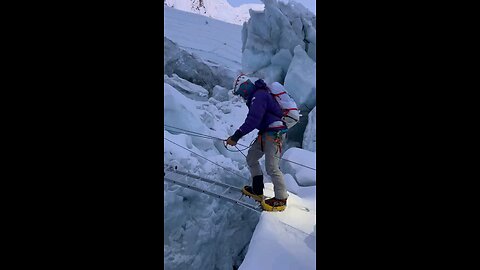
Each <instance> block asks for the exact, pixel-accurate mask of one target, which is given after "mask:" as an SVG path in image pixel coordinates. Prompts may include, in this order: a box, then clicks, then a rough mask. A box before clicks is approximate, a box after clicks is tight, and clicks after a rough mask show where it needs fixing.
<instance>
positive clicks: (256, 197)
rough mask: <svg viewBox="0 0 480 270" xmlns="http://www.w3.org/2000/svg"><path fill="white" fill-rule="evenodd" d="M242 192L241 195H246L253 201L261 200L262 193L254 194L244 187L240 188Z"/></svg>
mask: <svg viewBox="0 0 480 270" xmlns="http://www.w3.org/2000/svg"><path fill="white" fill-rule="evenodd" d="M242 193H243V195H245V196H247V197H250V198H252V199H254V200H255V201H257V202H262V201H263V195H255V194H252V193H250V192H248V191H246V190H245V189H244V188H242Z"/></svg>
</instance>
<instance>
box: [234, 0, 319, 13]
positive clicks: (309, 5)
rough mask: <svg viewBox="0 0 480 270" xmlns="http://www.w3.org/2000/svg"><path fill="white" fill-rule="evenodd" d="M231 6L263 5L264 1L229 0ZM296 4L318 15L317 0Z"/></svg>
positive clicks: (299, 1)
mask: <svg viewBox="0 0 480 270" xmlns="http://www.w3.org/2000/svg"><path fill="white" fill-rule="evenodd" d="M227 1H228V2H229V3H230V5H232V6H234V7H238V6H240V5H242V4H249V3H255V4H262V1H260V0H227ZM294 1H295V2H298V3H301V4H302V5H304V6H305V7H306V8H308V9H309V10H311V11H312V12H313V13H314V14H317V12H316V11H315V8H316V6H317V4H316V3H315V0H294ZM283 2H288V0H283Z"/></svg>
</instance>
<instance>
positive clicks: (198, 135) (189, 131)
mask: <svg viewBox="0 0 480 270" xmlns="http://www.w3.org/2000/svg"><path fill="white" fill-rule="evenodd" d="M163 126H165V127H169V128H174V129H178V130H181V131H184V132H185V133H190V135H192V136H196V137H200V138H205V139H216V140H219V141H225V139H221V138H218V137H215V136H210V135H206V134H202V133H198V132H195V131H191V130H186V129H183V128H178V127H173V126H169V125H163ZM172 131H174V132H178V131H175V130H172ZM237 144H238V145H240V146H244V147H248V146H247V145H243V144H241V143H237Z"/></svg>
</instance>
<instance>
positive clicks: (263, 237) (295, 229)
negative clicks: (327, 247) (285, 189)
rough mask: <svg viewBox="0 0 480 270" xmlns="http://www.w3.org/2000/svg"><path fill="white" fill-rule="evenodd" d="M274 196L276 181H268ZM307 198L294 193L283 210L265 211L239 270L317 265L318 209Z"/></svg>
mask: <svg viewBox="0 0 480 270" xmlns="http://www.w3.org/2000/svg"><path fill="white" fill-rule="evenodd" d="M265 188H266V191H265V195H267V196H273V185H272V184H270V183H267V184H265ZM304 205H305V199H302V198H300V197H298V196H296V195H292V194H291V195H290V196H289V198H288V206H287V208H286V209H285V211H283V212H279V213H267V212H263V213H262V214H261V216H260V220H259V222H258V224H257V227H256V228H255V232H254V233H253V236H252V240H251V241H250V245H249V248H248V249H249V251H248V252H247V255H246V256H245V259H244V261H243V263H242V265H241V266H240V268H239V270H250V269H316V257H315V254H316V236H315V235H316V233H315V230H316V227H315V226H316V221H315V220H316V210H314V209H308V210H307V209H305V206H304Z"/></svg>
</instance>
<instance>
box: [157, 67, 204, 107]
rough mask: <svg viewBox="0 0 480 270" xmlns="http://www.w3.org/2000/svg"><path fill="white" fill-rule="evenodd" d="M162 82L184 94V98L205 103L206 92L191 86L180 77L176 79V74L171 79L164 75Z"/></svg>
mask: <svg viewBox="0 0 480 270" xmlns="http://www.w3.org/2000/svg"><path fill="white" fill-rule="evenodd" d="M163 81H164V82H165V83H167V84H169V85H171V86H173V87H174V88H175V89H177V90H178V91H180V92H181V93H182V94H184V95H185V96H186V97H188V98H190V99H194V100H202V101H206V100H207V99H208V94H209V93H208V91H207V90H206V89H205V88H203V87H201V86H199V85H196V84H193V83H191V82H189V81H187V80H184V79H182V78H180V77H178V75H177V74H175V73H173V74H172V77H169V76H168V75H165V76H164V77H163Z"/></svg>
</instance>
